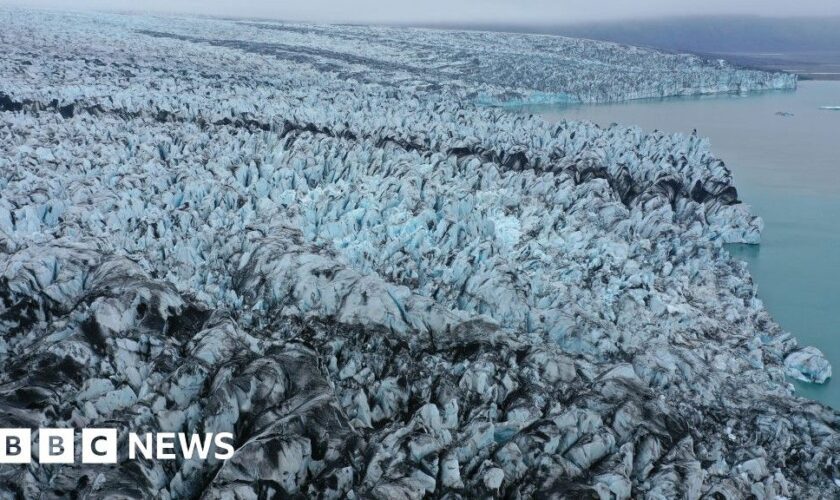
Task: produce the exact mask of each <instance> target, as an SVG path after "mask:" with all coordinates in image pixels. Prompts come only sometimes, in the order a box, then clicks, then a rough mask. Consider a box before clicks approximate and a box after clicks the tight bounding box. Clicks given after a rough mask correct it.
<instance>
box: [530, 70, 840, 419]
mask: <svg viewBox="0 0 840 500" xmlns="http://www.w3.org/2000/svg"><path fill="white" fill-rule="evenodd" d="M820 106H840V82H837V81H835V82H815V81H807V82H800V84H799V88H798V90H796V91H795V92H793V91H778V92H766V93H760V94H752V95H747V96H733V95H727V96H714V97H700V98H679V99H664V100H644V101H632V102H628V103H620V104H604V105H573V106H565V107H559V106H553V107H530V108H527V111H530V112H535V113H539V114H541V115H543V116H544V117H546V118H548V119H552V120H558V119H563V118H566V119H576V120H590V121H593V122H595V123H598V124H600V125H609V124H610V123H613V122H615V123H621V124H635V125H639V126H641V127H642V128H644V129H646V130H654V129H658V130H662V131H666V132H684V133H690V132H691V131H692V130H693V129H695V128H696V129H697V132H698V133H699V134H700V135H703V136H706V137H709V139H710V140H711V146H712V151H713V152H714V153H715V154H716V155H717V156H719V157H720V158H723V160H724V161H725V162H726V164H727V166H728V167H729V168H730V169H731V170H732V172H733V175H734V177H735V185H736V187H737V188H738V191H739V194H740V198H741V199H742V200H743V201H744V202H745V203H748V204H750V205H752V206H753V210H754V212H755V213H757V214H758V215H760V216H761V217H762V218H763V219H764V222H765V226H766V227H765V230H764V233H763V234H762V242H761V244H760V245H757V246H754V245H732V246H731V248H730V250H731V252H732V254H733V255H734V256H736V257H737V258H741V259H743V260H746V261H747V262H748V263H749V265H750V270H751V273H752V275H753V278H754V280H755V282H756V283H757V285H758V293H759V296H760V297H761V299H762V300H763V301H764V304H765V306H766V307H767V309H768V310H769V311H770V313H771V314H772V315H773V317H774V318H775V319H776V321H777V322H778V323H779V324H780V325H782V327H783V328H785V329H786V330H788V331H790V332H792V333H793V334H794V335H795V336H796V337H797V339H798V340H799V343H800V345H814V346H816V347H818V348H819V349H820V350H822V351H823V352H824V353H825V355H826V357H828V359H829V361H831V364H832V368H833V369H834V377H833V378H832V379H831V380H829V381H828V383H826V384H824V385H821V386H820V385H812V384H804V383H799V382H795V384H796V388H797V391H798V392H799V393H800V394H802V395H804V396H807V397H810V398H813V399H817V400H819V401H822V402H824V403H826V404H828V405H830V406H832V407H834V408H836V409H840V111H827V110H821V109H820ZM777 112H786V113H793V116H779V115H777V114H776V113H777Z"/></svg>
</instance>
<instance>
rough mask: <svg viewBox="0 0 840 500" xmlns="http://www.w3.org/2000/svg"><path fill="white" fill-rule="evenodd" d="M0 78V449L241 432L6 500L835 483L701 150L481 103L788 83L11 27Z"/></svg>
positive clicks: (792, 491) (663, 66)
mask: <svg viewBox="0 0 840 500" xmlns="http://www.w3.org/2000/svg"><path fill="white" fill-rule="evenodd" d="M0 58H2V61H0V63H2V64H0V68H2V69H0V428H18V429H19V428H29V429H34V428H38V427H51V428H103V427H108V428H118V429H119V434H120V435H126V434H127V433H132V432H133V433H136V434H138V435H139V436H140V437H141V438H142V436H143V435H144V434H145V433H152V434H155V435H156V436H158V437H159V436H160V435H161V433H173V432H174V433H185V434H186V435H188V436H189V435H194V434H199V435H203V433H208V434H209V433H212V434H213V436H214V439H215V437H216V436H221V435H222V433H231V434H233V436H235V442H236V448H235V450H234V452H233V456H232V457H230V458H228V459H227V460H216V459H215V457H214V456H213V455H212V454H211V455H210V456H208V459H207V460H202V459H200V458H196V455H193V459H192V460H178V459H176V460H170V459H162V458H160V456H159V453H160V452H161V449H160V448H161V446H160V444H159V443H158V442H157V437H156V438H155V442H154V444H155V449H154V455H153V457H152V458H151V459H140V458H139V453H140V450H139V448H135V450H136V452H137V453H138V455H137V457H138V459H136V460H130V459H128V455H127V454H126V455H125V457H123V455H122V453H120V454H119V455H118V457H117V463H116V464H112V465H107V466H102V465H98V464H81V463H73V464H67V465H60V464H58V465H49V464H38V463H31V464H27V465H4V466H2V467H0V498H7V497H13V498H14V497H23V498H27V497H59V496H63V497H64V498H71V497H72V498H76V497H78V498H108V497H118V498H124V497H126V496H128V497H131V498H164V499H187V498H203V499H227V498H237V499H260V498H298V497H313V498H329V499H333V498H335V499H337V498H365V499H367V498H375V499H392V498H405V499H420V498H424V497H431V498H448V499H454V498H465V497H466V498H471V497H476V496H481V497H495V496H502V497H510V498H560V497H567V498H591V497H598V498H603V499H612V498H620V499H625V498H630V497H648V498H656V499H661V498H692V499H693V498H699V497H701V496H704V495H705V496H708V497H709V498H720V497H724V498H742V497H749V496H754V497H757V498H775V497H780V496H786V497H789V498H820V497H828V498H830V497H832V496H833V497H837V496H838V494H840V460H838V459H837V457H840V417H838V414H837V413H836V412H834V411H833V410H831V409H830V408H827V407H825V406H822V405H820V404H818V403H815V402H810V401H806V400H803V399H801V398H798V397H797V396H796V394H795V393H794V391H793V389H792V387H791V386H790V384H789V383H788V380H787V379H786V375H785V374H786V373H791V374H793V375H796V376H799V377H802V378H806V379H808V380H810V381H814V382H816V381H819V380H822V379H823V378H824V377H828V376H829V375H830V367H829V366H828V365H827V362H825V359H824V358H823V357H822V355H821V354H820V353H819V351H816V350H808V349H804V348H803V347H802V346H799V345H798V344H797V342H796V339H795V338H794V337H793V336H792V335H791V334H789V333H787V332H784V331H783V330H782V329H781V328H780V327H779V325H777V324H776V323H775V322H774V321H773V318H772V317H771V316H770V314H769V313H768V311H767V310H765V308H764V305H763V303H762V302H761V300H759V299H758V297H757V295H756V289H755V286H754V285H753V283H752V280H751V278H750V275H749V272H748V269H747V268H746V266H745V264H743V263H742V262H740V261H737V260H734V259H732V258H731V256H730V255H729V253H728V252H727V251H726V250H725V249H724V248H723V243H724V242H753V243H754V242H757V241H758V240H759V238H760V233H761V229H762V227H763V224H762V221H761V219H760V218H759V217H758V216H757V215H756V214H753V213H752V212H751V210H750V207H749V206H747V205H745V204H744V203H742V202H741V200H740V199H739V197H738V192H737V191H736V188H735V186H734V185H733V179H732V174H731V172H730V170H729V169H728V168H727V166H726V165H725V164H724V162H723V161H722V160H721V159H719V158H717V157H716V156H715V155H714V154H713V152H712V151H711V150H710V147H709V144H708V142H707V141H706V140H704V139H703V138H702V137H698V136H696V135H668V134H663V133H659V132H650V133H649V132H645V131H643V130H641V129H639V128H635V127H627V126H620V125H613V126H610V127H604V128H602V127H598V126H596V125H594V124H592V123H588V122H575V121H565V122H561V123H558V124H550V123H548V122H546V121H544V120H542V119H540V118H539V117H535V116H526V115H520V114H513V113H509V112H507V111H506V110H504V109H499V108H498V107H487V106H486V105H484V103H491V104H506V103H520V102H524V101H528V102H533V101H551V100H574V101H580V102H584V101H585V102H603V101H617V100H623V99H630V98H638V97H661V96H670V95H694V94H702V93H710V92H730V91H735V92H739V91H750V90H761V89H775V88H792V87H794V86H795V85H796V79H795V77H793V76H791V75H786V74H779V73H766V72H762V71H754V70H748V69H741V68H736V67H733V66H731V65H729V64H719V63H717V62H714V61H711V62H710V61H706V60H704V59H702V58H700V57H696V56H690V55H678V54H665V53H660V52H656V51H652V50H647V49H639V48H633V47H627V46H621V45H614V44H609V43H602V42H595V41H590V40H574V39H567V38H554V37H545V36H532V35H515V34H505V33H479V32H456V31H435V30H419V29H408V28H384V27H367V26H319V25H298V24H288V23H280V22H255V21H237V20H230V19H212V18H190V17H166V16H131V15H116V14H113V15H111V14H80V13H69V14H64V13H58V12H41V11H29V10H16V9H0ZM170 442H171V441H170V440H168V439H167V440H166V442H165V443H163V444H164V445H165V449H164V453H166V454H168V453H170V450H169V449H168V444H169V443H170ZM126 443H127V442H126ZM202 443H203V442H202ZM144 444H145V443H144ZM138 446H139V444H138ZM219 451H220V452H221V451H222V450H221V446H220V447H219ZM196 453H197V452H196Z"/></svg>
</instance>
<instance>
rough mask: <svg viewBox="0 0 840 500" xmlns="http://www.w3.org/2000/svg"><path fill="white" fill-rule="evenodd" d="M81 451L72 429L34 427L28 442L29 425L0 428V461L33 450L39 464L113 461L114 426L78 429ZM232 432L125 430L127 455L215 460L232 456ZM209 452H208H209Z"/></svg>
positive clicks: (18, 459) (13, 460)
mask: <svg viewBox="0 0 840 500" xmlns="http://www.w3.org/2000/svg"><path fill="white" fill-rule="evenodd" d="M81 437H82V439H81V441H80V446H81V451H80V453H79V454H78V455H77V454H76V449H75V448H76V443H75V440H76V431H75V430H74V429H38V443H37V445H36V446H34V447H33V446H32V430H31V429H0V464H28V463H31V462H32V460H33V451H36V452H37V454H36V456H37V461H38V463H41V464H74V463H76V459H77V458H81V463H83V464H115V463H117V456H118V454H119V453H118V452H119V442H118V438H117V429H82V436H81ZM233 443H234V439H233V434H232V433H230V432H219V433H217V434H213V433H207V434H185V433H182V432H178V433H175V432H158V433H155V434H152V433H146V434H135V433H129V435H128V442H127V443H126V444H127V446H128V459H129V460H137V459H139V458H141V457H142V458H145V459H149V460H151V459H157V460H174V459H176V458H178V457H179V456H180V457H183V458H185V459H192V458H198V459H200V460H207V459H208V458H209V457H210V456H211V454H212V456H213V458H215V459H216V460H227V459H229V458H231V457H232V456H233ZM211 452H212V453H211Z"/></svg>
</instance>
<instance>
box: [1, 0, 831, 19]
mask: <svg viewBox="0 0 840 500" xmlns="http://www.w3.org/2000/svg"><path fill="white" fill-rule="evenodd" d="M3 4H13V5H24V6H30V7H38V8H41V7H43V8H61V9H84V10H87V9H104V10H140V11H152V12H175V13H197V14H207V15H224V16H237V17H267V18H275V19H285V20H293V21H322V22H374V23H393V22H406V23H435V22H446V23H467V22H468V23H511V24H515V23H528V24H551V23H572V22H591V21H615V20H620V19H634V18H649V17H666V16H675V15H676V16H685V15H709V14H753V15H764V16H781V17H786V16H826V15H840V0H796V1H795V2H791V1H790V0H554V1H552V0H357V1H350V0H304V1H289V0H0V5H3Z"/></svg>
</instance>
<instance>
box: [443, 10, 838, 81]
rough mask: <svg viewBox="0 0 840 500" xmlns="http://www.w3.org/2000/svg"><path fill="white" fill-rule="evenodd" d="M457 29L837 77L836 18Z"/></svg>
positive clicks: (727, 18)
mask: <svg viewBox="0 0 840 500" xmlns="http://www.w3.org/2000/svg"><path fill="white" fill-rule="evenodd" d="M438 27H444V26H438ZM445 27H451V28H454V27H456V26H454V25H449V26H445ZM457 27H459V28H466V29H481V30H489V31H513V32H527V33H544V34H552V35H564V36H570V37H575V38H591V39H595V40H606V41H611V42H617V43H624V44H628V45H638V46H643V47H652V48H657V49H660V50H666V51H678V52H691V53H695V54H701V55H710V56H722V57H726V58H727V59H730V60H731V61H733V62H735V63H739V64H742V65H746V66H755V67H759V68H765V69H775V70H784V71H789V72H796V73H799V74H801V75H803V76H804V77H811V78H837V77H840V17H827V18H810V17H809V18H806V17H802V18H772V17H758V16H703V17H680V18H662V19H650V20H633V21H621V22H602V23H589V24H568V25H505V24H495V25H489V24H487V25H477V24H476V25H467V26H465V25H460V26H457Z"/></svg>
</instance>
